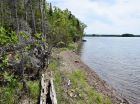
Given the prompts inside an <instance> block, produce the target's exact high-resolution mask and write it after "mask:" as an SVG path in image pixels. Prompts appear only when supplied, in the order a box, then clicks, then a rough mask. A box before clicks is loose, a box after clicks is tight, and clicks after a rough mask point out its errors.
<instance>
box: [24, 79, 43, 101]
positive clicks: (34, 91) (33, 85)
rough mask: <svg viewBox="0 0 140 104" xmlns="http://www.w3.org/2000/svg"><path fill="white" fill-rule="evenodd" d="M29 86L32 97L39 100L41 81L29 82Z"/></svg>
mask: <svg viewBox="0 0 140 104" xmlns="http://www.w3.org/2000/svg"><path fill="white" fill-rule="evenodd" d="M27 85H28V86H29V90H30V94H31V97H32V98H33V99H36V100H37V98H38V97H39V94H40V86H39V81H28V82H27Z"/></svg>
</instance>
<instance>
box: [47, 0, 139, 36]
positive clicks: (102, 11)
mask: <svg viewBox="0 0 140 104" xmlns="http://www.w3.org/2000/svg"><path fill="white" fill-rule="evenodd" d="M48 2H51V3H52V5H54V6H57V7H59V8H61V9H63V10H64V9H66V8H67V9H69V10H70V11H71V12H72V14H74V15H75V16H76V17H77V18H79V19H80V20H81V21H82V22H84V23H85V24H86V25H87V28H86V29H85V33H87V34H123V33H132V34H138V35H140V0H48Z"/></svg>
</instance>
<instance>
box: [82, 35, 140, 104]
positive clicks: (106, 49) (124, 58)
mask: <svg viewBox="0 0 140 104" xmlns="http://www.w3.org/2000/svg"><path fill="white" fill-rule="evenodd" d="M84 39H85V40H87V42H84V44H83V47H82V49H81V58H82V60H83V61H84V62H85V63H86V64H87V65H88V66H89V67H91V68H92V69H94V71H96V72H97V73H98V74H99V76H100V77H101V78H102V79H104V80H106V81H107V82H108V83H109V84H111V85H112V86H113V87H114V88H116V89H117V90H118V91H119V92H120V93H121V94H122V95H123V96H125V97H126V98H127V99H128V100H129V101H130V102H132V104H140V38H138V37H133V38H132V37H85V38H84Z"/></svg>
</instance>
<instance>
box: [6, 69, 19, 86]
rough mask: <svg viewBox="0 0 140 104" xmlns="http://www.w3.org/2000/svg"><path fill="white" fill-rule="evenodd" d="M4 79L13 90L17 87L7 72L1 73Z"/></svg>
mask: <svg viewBox="0 0 140 104" xmlns="http://www.w3.org/2000/svg"><path fill="white" fill-rule="evenodd" d="M3 76H4V79H5V80H6V81H8V82H9V86H10V88H15V87H16V86H18V81H17V80H16V79H15V78H14V76H13V75H12V74H11V75H10V74H9V73H8V72H6V71H5V72H4V73H3Z"/></svg>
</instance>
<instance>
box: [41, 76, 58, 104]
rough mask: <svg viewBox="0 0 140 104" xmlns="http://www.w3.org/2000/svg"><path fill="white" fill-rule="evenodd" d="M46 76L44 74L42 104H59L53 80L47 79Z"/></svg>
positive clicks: (42, 79)
mask: <svg viewBox="0 0 140 104" xmlns="http://www.w3.org/2000/svg"><path fill="white" fill-rule="evenodd" d="M46 76H47V75H45V74H42V78H41V93H40V104H57V99H56V92H55V88H54V83H53V78H46Z"/></svg>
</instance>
